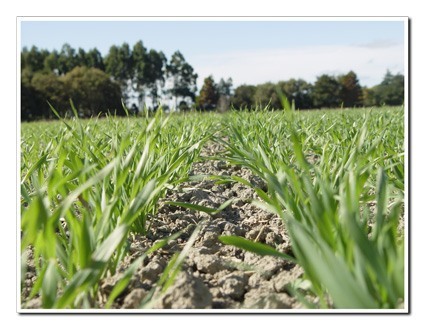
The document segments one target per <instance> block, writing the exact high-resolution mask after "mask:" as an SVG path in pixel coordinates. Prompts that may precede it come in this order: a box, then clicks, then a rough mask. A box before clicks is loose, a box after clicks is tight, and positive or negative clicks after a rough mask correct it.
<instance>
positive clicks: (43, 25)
mask: <svg viewBox="0 0 425 331" xmlns="http://www.w3.org/2000/svg"><path fill="white" fill-rule="evenodd" d="M141 20H143V18H138V19H137V20H134V19H132V20H131V21H129V20H127V21H117V20H114V21H110V20H109V21H107V20H106V19H105V21H100V20H99V18H95V21H93V20H92V21H90V19H85V20H84V21H82V20H81V19H76V20H74V21H70V19H69V18H68V19H67V21H64V20H52V18H49V21H46V20H43V19H39V18H38V19H37V21H32V20H31V18H26V19H24V20H22V21H21V30H20V32H21V35H20V37H21V38H20V40H21V47H24V46H27V47H31V46H32V45H35V46H37V47H38V48H45V49H48V50H50V51H51V50H53V49H57V50H60V48H61V47H62V45H63V44H64V43H69V44H70V45H71V46H72V47H74V48H76V49H77V48H79V47H81V48H84V49H86V50H88V49H91V48H94V47H96V48H98V49H99V51H100V52H101V53H102V54H103V55H106V54H107V52H108V50H109V47H110V46H111V45H121V44H122V43H124V42H127V43H129V44H130V46H132V45H134V44H135V43H136V42H137V41H138V40H142V41H143V43H144V45H145V47H147V48H148V49H151V48H153V49H156V50H158V51H163V52H164V54H165V55H166V56H167V58H170V57H171V55H172V53H174V52H175V51H176V50H180V51H181V52H182V53H183V55H184V56H185V58H186V60H187V61H188V62H189V63H190V64H191V65H192V66H193V67H194V69H195V72H197V73H198V75H199V78H198V86H200V85H202V82H203V79H204V78H205V77H206V76H208V75H210V74H212V75H213V76H214V78H215V80H216V81H218V80H219V79H220V78H222V77H223V78H228V77H232V79H233V82H234V86H238V85H241V84H259V83H264V82H267V81H272V82H277V81H279V80H286V79H290V78H302V79H305V80H307V81H310V82H314V80H315V79H316V77H317V76H319V75H321V74H333V75H339V74H344V73H346V72H348V71H349V70H353V71H355V72H356V73H357V75H358V78H359V80H360V83H361V84H362V85H366V86H373V85H376V84H378V83H379V82H380V81H381V80H382V78H383V76H384V74H385V72H386V70H387V69H389V70H391V71H392V72H393V73H402V74H404V70H405V58H406V56H405V54H404V51H405V48H404V28H405V25H404V21H402V20H401V19H397V18H394V19H393V20H391V21H388V19H386V20H385V21H383V20H379V21H378V20H375V21H369V20H368V21H366V20H365V19H364V18H363V19H361V20H357V21H356V20H355V19H353V18H348V19H344V18H340V19H338V20H336V19H335V18H334V19H332V21H329V20H328V21H326V20H323V19H321V20H320V21H317V20H316V21H311V20H312V19H310V21H308V20H307V18H303V19H302V20H298V21H296V19H294V18H291V19H290V20H291V21H283V20H284V18H281V19H276V20H274V21H271V20H270V19H267V20H265V21H264V20H258V19H257V20H255V19H252V20H249V21H247V20H246V19H245V20H243V21H231V20H229V19H224V18H223V19H221V20H220V19H219V18H216V19H215V21H211V19H210V20H207V19H200V18H195V21H193V19H192V21H188V19H186V20H181V19H180V20H178V21H176V20H174V21H173V19H172V18H167V19H165V18H162V19H161V18H158V19H155V20H153V19H152V18H149V21H141ZM145 20H146V19H145ZM254 20H255V21H254Z"/></svg>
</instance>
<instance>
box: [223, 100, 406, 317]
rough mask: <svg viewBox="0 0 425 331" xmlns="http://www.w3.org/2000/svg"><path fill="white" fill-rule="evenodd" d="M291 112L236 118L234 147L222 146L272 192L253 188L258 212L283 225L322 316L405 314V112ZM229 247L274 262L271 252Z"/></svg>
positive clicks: (230, 123) (230, 122)
mask: <svg viewBox="0 0 425 331" xmlns="http://www.w3.org/2000/svg"><path fill="white" fill-rule="evenodd" d="M285 108H287V109H288V110H289V111H286V112H279V113H277V112H273V113H268V114H265V113H264V112H257V113H255V114H253V115H252V116H249V117H248V116H247V114H245V113H242V114H238V113H232V114H229V116H227V117H226V118H225V120H224V125H225V126H226V127H227V128H228V132H229V140H228V141H223V142H222V143H224V144H226V145H227V148H228V156H227V157H226V160H227V161H228V162H231V163H233V164H237V165H239V166H243V167H246V168H248V169H250V170H251V171H252V172H253V173H254V174H255V175H257V176H260V177H261V178H263V180H264V181H265V182H266V184H267V192H264V191H262V190H261V189H259V188H256V187H253V188H254V190H255V191H256V193H257V195H258V196H259V197H260V199H261V200H259V201H256V202H255V204H256V205H257V206H259V207H262V208H264V209H267V210H268V211H270V212H273V213H276V214H277V215H279V216H280V217H281V219H282V220H283V221H284V222H285V224H286V227H287V229H288V230H289V235H290V239H291V243H292V250H293V252H294V255H295V259H296V261H297V263H298V264H300V265H301V266H302V268H303V269H304V272H305V277H306V279H307V280H308V281H309V282H310V283H311V290H310V291H312V293H313V294H314V295H315V296H317V297H319V298H320V303H319V305H318V307H322V308H327V307H330V308H346V309H349V308H355V309H368V308H399V307H400V304H402V303H403V301H404V232H403V230H402V227H401V224H400V220H401V217H402V214H401V210H402V207H403V204H404V184H403V183H404V170H403V169H404V168H403V164H404V147H403V146H404V145H403V141H404V133H403V132H404V130H403V123H404V121H403V109H399V108H398V109H391V108H390V109H387V110H381V111H373V112H368V113H366V112H364V111H354V110H352V111H350V112H342V111H341V112H328V113H314V114H313V113H298V112H293V111H290V108H289V107H288V106H287V107H285ZM235 179H236V178H235ZM236 180H238V181H240V182H241V183H245V185H250V184H249V183H248V182H246V181H243V180H240V179H236ZM222 239H223V238H222ZM224 239H225V241H224V242H226V243H229V244H233V245H236V246H237V247H243V248H244V249H246V250H249V251H254V252H257V253H259V254H261V255H264V254H269V255H274V256H276V252H275V250H274V248H266V247H264V246H258V244H257V243H252V242H251V243H250V242H246V241H245V240H241V239H238V241H237V240H236V238H224ZM283 258H287V257H283ZM305 299H306V300H307V298H305Z"/></svg>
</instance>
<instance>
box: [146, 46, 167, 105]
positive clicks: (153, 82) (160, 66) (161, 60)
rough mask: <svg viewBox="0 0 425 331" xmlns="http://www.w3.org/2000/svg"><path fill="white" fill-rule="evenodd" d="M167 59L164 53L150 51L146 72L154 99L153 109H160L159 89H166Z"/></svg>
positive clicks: (150, 93)
mask: <svg viewBox="0 0 425 331" xmlns="http://www.w3.org/2000/svg"><path fill="white" fill-rule="evenodd" d="M166 65H167V58H166V57H165V55H164V53H162V52H157V51H156V50H154V49H151V50H149V53H148V57H147V63H146V66H145V72H146V75H147V77H148V79H147V83H146V86H147V88H148V89H149V95H150V97H151V98H152V105H153V108H154V109H156V108H157V107H158V97H159V89H160V88H163V87H164V83H165V77H164V76H165V70H166Z"/></svg>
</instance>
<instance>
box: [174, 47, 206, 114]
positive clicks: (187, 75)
mask: <svg viewBox="0 0 425 331" xmlns="http://www.w3.org/2000/svg"><path fill="white" fill-rule="evenodd" d="M167 76H168V77H169V78H170V79H171V87H170V88H169V90H168V93H169V94H171V95H172V96H173V97H174V98H175V105H176V108H177V105H178V101H179V100H178V99H179V98H183V100H184V99H186V98H188V99H190V100H191V101H192V102H193V101H194V100H195V92H196V79H197V78H198V75H197V74H196V73H195V72H194V70H193V68H192V66H191V65H190V64H189V63H187V62H186V60H185V58H184V56H183V54H182V53H180V52H179V51H176V52H175V53H174V54H173V55H172V56H171V59H170V63H169V64H168V65H167Z"/></svg>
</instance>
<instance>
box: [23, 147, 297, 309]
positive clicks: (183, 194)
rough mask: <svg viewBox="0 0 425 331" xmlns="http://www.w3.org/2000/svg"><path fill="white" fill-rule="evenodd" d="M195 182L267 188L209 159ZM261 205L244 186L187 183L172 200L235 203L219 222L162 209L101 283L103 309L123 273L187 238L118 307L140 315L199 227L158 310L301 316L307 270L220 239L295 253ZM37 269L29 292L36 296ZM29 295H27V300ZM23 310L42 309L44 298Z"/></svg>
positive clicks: (196, 168) (139, 275) (145, 269)
mask: <svg viewBox="0 0 425 331" xmlns="http://www.w3.org/2000/svg"><path fill="white" fill-rule="evenodd" d="M221 149H222V147H221V146H220V145H218V144H215V143H210V144H207V145H206V146H204V148H203V150H202V153H201V156H213V155H219V153H221V152H223V151H222V150H221ZM191 175H224V176H229V175H235V176H239V177H242V178H244V179H246V180H248V181H250V182H251V183H252V184H254V185H258V186H259V187H262V186H264V185H265V184H264V182H262V180H261V179H260V178H258V177H256V176H253V175H252V173H250V172H249V171H248V170H247V169H244V168H241V167H237V166H233V165H230V164H227V163H226V162H224V161H220V160H218V161H217V160H204V161H202V162H199V163H195V164H194V165H193V170H192V174H191ZM255 198H257V196H256V193H255V191H254V190H253V189H252V188H249V187H246V186H244V185H242V184H239V183H226V184H217V183H216V182H215V181H213V180H209V179H204V180H202V181H198V182H187V183H184V184H183V185H181V186H180V187H178V188H177V189H176V190H173V191H170V192H169V193H168V195H167V197H166V199H164V200H165V201H179V202H188V203H192V204H198V205H202V206H206V207H212V208H217V207H219V206H220V205H221V204H223V203H224V202H225V201H227V200H228V199H234V200H233V203H232V204H231V205H229V206H228V207H226V208H225V209H224V210H222V211H221V212H219V213H217V214H215V215H209V214H207V213H204V212H199V211H194V210H189V209H186V208H181V207H177V206H173V205H168V204H164V203H161V204H160V207H159V211H158V213H157V215H155V217H154V218H153V219H152V222H154V223H153V225H152V227H151V229H150V232H149V234H148V235H147V236H139V235H134V236H131V238H128V244H129V247H130V254H129V256H127V257H126V258H125V259H124V261H123V262H122V264H121V266H120V271H119V272H118V273H117V274H116V275H114V276H113V277H109V278H106V279H104V280H103V281H102V283H101V284H100V288H101V291H100V292H101V294H100V295H99V297H98V299H97V302H96V306H98V307H99V308H102V307H103V306H104V304H105V302H106V299H107V296H108V294H109V293H110V291H111V290H112V288H113V286H114V285H115V284H116V282H117V280H118V279H119V277H120V275H121V273H122V272H124V271H125V269H126V267H128V266H129V265H130V264H131V262H133V261H134V260H135V259H136V258H137V257H139V256H140V255H142V254H143V252H145V251H146V250H147V249H148V248H150V247H151V246H152V245H153V243H154V242H155V241H157V240H159V239H162V238H166V237H168V236H170V235H172V234H174V233H176V232H178V231H182V235H181V236H180V237H178V238H177V239H176V240H173V241H171V242H170V243H169V244H168V245H167V246H165V247H163V248H161V249H159V250H157V251H155V252H154V253H152V254H151V255H149V256H148V258H146V259H145V260H144V262H143V265H141V266H140V267H139V269H138V271H137V272H136V273H135V274H134V275H133V277H132V279H131V281H130V284H129V286H127V288H126V289H125V290H124V291H123V293H122V294H121V295H120V296H119V297H118V298H117V299H116V300H115V303H114V305H113V308H116V309H132V308H139V307H140V304H141V302H142V301H143V299H144V298H145V296H146V295H148V292H149V291H150V290H151V289H152V288H153V287H154V286H155V284H156V283H157V282H158V280H159V278H160V276H161V274H162V272H163V271H164V269H165V267H166V266H167V264H168V262H169V261H170V259H171V257H172V256H173V254H174V253H176V252H180V251H181V250H182V249H183V247H184V246H185V244H186V242H187V240H188V239H189V237H190V236H191V234H192V232H193V230H194V229H195V228H196V226H197V224H199V223H201V224H202V227H201V230H200V232H199V235H198V236H197V238H196V240H195V242H194V244H193V246H192V247H191V248H190V251H189V254H188V256H187V258H186V259H185V261H184V263H183V266H182V269H181V272H180V273H179V274H178V276H177V278H176V280H175V282H174V284H173V285H172V286H171V287H170V288H169V289H168V290H167V291H166V292H165V294H163V295H162V296H161V297H160V298H159V299H158V300H155V303H154V305H153V307H152V308H156V309H241V308H242V309H293V308H302V305H301V304H300V303H299V302H298V301H297V300H296V299H295V298H294V297H292V296H291V295H290V294H289V292H288V290H287V285H288V284H290V283H292V282H293V281H295V280H296V279H297V278H299V277H301V276H302V274H303V270H302V269H301V267H299V266H298V265H296V264H294V263H293V262H290V261H286V260H283V259H279V258H275V257H271V256H259V255H256V254H254V253H250V252H246V251H243V250H241V249H238V248H235V247H234V246H229V245H224V244H222V243H221V242H220V241H219V240H218V237H219V236H220V235H236V236H242V237H245V238H247V239H250V240H255V241H257V242H261V243H265V244H269V245H272V246H273V247H276V249H277V250H279V251H281V252H285V253H289V254H291V245H290V242H289V238H288V236H287V235H286V232H285V227H284V224H283V222H282V220H281V219H279V218H278V217H277V216H276V215H274V214H271V213H269V212H266V211H264V210H262V209H259V208H257V207H255V206H253V205H252V204H251V201H252V199H255ZM31 276H32V275H31V267H30V268H29V269H28V272H27V275H26V278H27V281H26V284H27V286H28V288H24V289H23V293H27V292H28V294H29V290H30V285H31V283H32V281H31ZM24 296H25V294H24ZM23 302H24V304H23V308H40V299H39V298H35V299H32V300H30V301H28V302H25V300H24V299H23Z"/></svg>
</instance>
